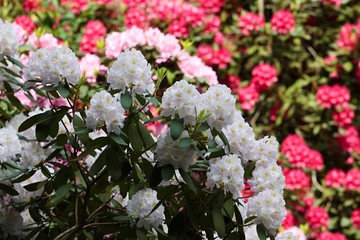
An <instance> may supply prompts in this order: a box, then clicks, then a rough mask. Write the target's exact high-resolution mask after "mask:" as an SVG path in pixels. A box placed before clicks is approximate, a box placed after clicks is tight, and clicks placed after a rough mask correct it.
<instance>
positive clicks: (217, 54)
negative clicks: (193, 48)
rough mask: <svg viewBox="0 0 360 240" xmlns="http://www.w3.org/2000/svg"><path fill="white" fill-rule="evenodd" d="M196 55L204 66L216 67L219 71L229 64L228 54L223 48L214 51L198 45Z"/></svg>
mask: <svg viewBox="0 0 360 240" xmlns="http://www.w3.org/2000/svg"><path fill="white" fill-rule="evenodd" d="M197 55H198V56H199V57H200V58H201V59H202V60H203V61H204V62H205V64H206V65H216V66H218V67H219V68H220V69H225V68H226V67H227V65H228V64H229V63H230V62H231V60H232V57H231V54H230V52H229V51H228V50H227V49H225V48H219V49H217V50H214V49H213V47H212V46H210V45H205V44H202V45H199V46H198V48H197Z"/></svg>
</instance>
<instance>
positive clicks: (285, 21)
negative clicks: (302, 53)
mask: <svg viewBox="0 0 360 240" xmlns="http://www.w3.org/2000/svg"><path fill="white" fill-rule="evenodd" d="M270 22H271V29H272V30H273V31H275V32H278V33H279V34H287V33H289V32H291V31H292V30H293V29H294V27H295V18H294V16H293V14H292V13H291V12H290V11H288V10H284V9H281V10H279V11H277V12H276V13H274V15H273V16H272V18H271V20H270Z"/></svg>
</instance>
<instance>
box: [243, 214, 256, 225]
mask: <svg viewBox="0 0 360 240" xmlns="http://www.w3.org/2000/svg"><path fill="white" fill-rule="evenodd" d="M254 219H256V216H250V217H248V218H246V219H245V221H244V223H245V224H247V223H249V222H251V221H252V220H254Z"/></svg>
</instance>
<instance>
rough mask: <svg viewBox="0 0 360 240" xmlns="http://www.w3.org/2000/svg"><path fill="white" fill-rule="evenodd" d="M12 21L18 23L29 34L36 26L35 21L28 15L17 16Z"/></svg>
mask: <svg viewBox="0 0 360 240" xmlns="http://www.w3.org/2000/svg"><path fill="white" fill-rule="evenodd" d="M14 22H15V23H16V24H18V25H20V26H21V27H22V28H23V29H24V30H26V32H27V33H29V34H30V33H32V32H33V31H34V30H35V28H36V25H35V23H34V22H33V21H32V20H31V18H30V17H29V16H26V15H22V16H17V17H16V18H15V20H14Z"/></svg>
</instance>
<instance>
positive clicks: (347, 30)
mask: <svg viewBox="0 0 360 240" xmlns="http://www.w3.org/2000/svg"><path fill="white" fill-rule="evenodd" d="M359 23H360V19H359V20H358V22H357V24H351V23H346V24H345V25H344V26H342V27H341V29H340V32H339V37H338V40H337V42H336V44H337V47H338V48H339V49H347V50H348V51H353V50H355V49H356V48H357V46H358V45H359V38H360V28H359Z"/></svg>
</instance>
